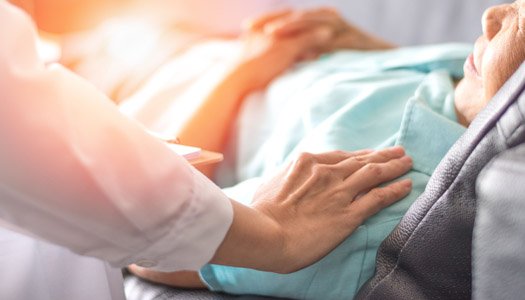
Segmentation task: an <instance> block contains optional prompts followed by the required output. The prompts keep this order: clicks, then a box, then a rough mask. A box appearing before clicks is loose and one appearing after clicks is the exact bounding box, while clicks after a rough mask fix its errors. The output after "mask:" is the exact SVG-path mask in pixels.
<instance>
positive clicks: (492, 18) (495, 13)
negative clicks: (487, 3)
mask: <svg viewBox="0 0 525 300" xmlns="http://www.w3.org/2000/svg"><path fill="white" fill-rule="evenodd" d="M509 6H510V5H509V4H505V5H498V6H493V7H491V8H489V9H487V10H486V11H485V13H484V14H483V18H482V26H483V34H484V35H485V37H486V38H487V39H488V40H489V41H490V40H492V39H493V38H494V37H495V36H496V35H497V34H498V32H499V31H500V30H501V26H502V23H503V20H504V19H505V17H506V15H507V11H508V8H509Z"/></svg>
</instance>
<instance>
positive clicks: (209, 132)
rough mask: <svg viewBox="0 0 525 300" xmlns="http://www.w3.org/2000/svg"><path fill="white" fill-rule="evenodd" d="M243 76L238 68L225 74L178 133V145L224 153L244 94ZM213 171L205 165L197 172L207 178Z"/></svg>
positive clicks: (245, 91) (212, 168) (241, 70)
mask: <svg viewBox="0 0 525 300" xmlns="http://www.w3.org/2000/svg"><path fill="white" fill-rule="evenodd" d="M245 73H246V71H245V70H244V69H243V67H242V66H241V67H234V68H232V70H231V71H230V72H228V74H227V75H226V76H225V77H224V79H223V80H222V81H221V82H220V83H219V84H218V85H217V86H216V88H215V89H213V91H212V92H211V93H210V94H209V96H208V97H207V98H206V99H205V101H204V102H203V104H202V105H201V106H200V107H199V108H198V109H197V111H196V112H195V113H194V115H193V116H191V118H190V119H189V121H188V122H187V123H186V124H185V125H184V126H183V128H182V129H181V131H180V132H179V133H178V138H179V139H180V141H181V142H182V143H184V144H186V145H191V146H196V147H201V148H203V149H206V150H209V151H216V152H222V151H223V150H224V147H225V144H226V142H227V140H228V134H229V131H230V129H231V127H232V124H233V122H234V121H235V119H236V115H237V112H238V111H239V108H240V106H241V103H242V100H243V98H244V97H245V95H246V94H247V93H248V88H247V84H246V83H245V81H244V78H245ZM214 168H215V166H209V167H207V168H205V169H201V171H203V173H205V174H206V175H208V176H210V175H212V174H213V171H214Z"/></svg>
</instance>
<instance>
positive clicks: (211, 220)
mask: <svg viewBox="0 0 525 300" xmlns="http://www.w3.org/2000/svg"><path fill="white" fill-rule="evenodd" d="M192 172H193V178H194V186H193V198H192V199H191V201H189V202H188V203H189V207H188V208H187V210H186V212H185V215H184V217H183V218H181V220H180V221H179V222H173V223H171V224H173V225H174V226H173V228H171V229H170V230H169V232H168V233H167V234H166V235H165V236H164V237H163V238H161V239H160V240H158V241H157V242H155V243H154V244H153V245H151V246H150V247H149V248H148V250H146V251H145V252H142V253H141V257H137V258H135V261H134V263H136V264H137V265H139V266H142V267H146V268H151V269H154V270H157V271H161V272H174V271H181V270H188V271H198V270H199V269H200V268H202V267H203V266H204V265H205V264H207V263H209V262H210V260H211V259H212V258H213V256H214V255H215V252H216V251H217V249H218V247H219V246H220V245H221V243H222V241H223V240H224V237H225V236H226V233H227V232H228V230H229V229H230V226H231V224H232V222H233V207H232V204H231V202H230V199H229V198H228V197H227V196H226V195H225V194H224V193H223V192H222V190H221V189H220V188H219V187H218V186H216V185H215V184H214V183H212V182H211V181H210V180H209V179H208V178H206V177H205V176H204V175H203V174H201V173H200V172H199V171H197V170H195V169H194V168H192ZM174 201H176V199H174Z"/></svg>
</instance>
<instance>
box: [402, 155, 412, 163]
mask: <svg viewBox="0 0 525 300" xmlns="http://www.w3.org/2000/svg"><path fill="white" fill-rule="evenodd" d="M401 162H404V163H407V164H410V165H411V164H413V163H414V161H413V160H412V157H410V156H403V157H402V158H401Z"/></svg>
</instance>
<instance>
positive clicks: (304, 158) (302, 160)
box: [297, 152, 315, 166]
mask: <svg viewBox="0 0 525 300" xmlns="http://www.w3.org/2000/svg"><path fill="white" fill-rule="evenodd" d="M297 163H298V164H299V165H300V166H309V165H311V164H313V163H315V156H314V155H313V154H312V153H308V152H304V153H301V154H300V155H299V157H298V158H297Z"/></svg>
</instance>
